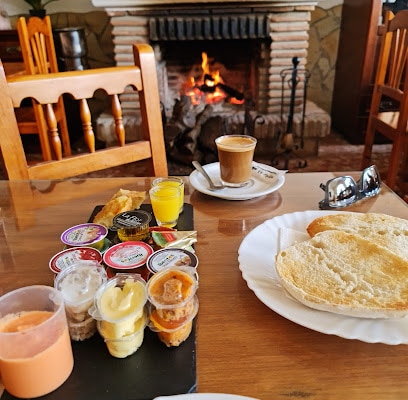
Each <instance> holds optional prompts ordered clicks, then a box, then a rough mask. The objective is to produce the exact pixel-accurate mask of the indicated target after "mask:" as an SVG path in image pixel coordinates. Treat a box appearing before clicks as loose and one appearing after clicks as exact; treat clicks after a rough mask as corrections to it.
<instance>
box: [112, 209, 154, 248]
mask: <svg viewBox="0 0 408 400" xmlns="http://www.w3.org/2000/svg"><path fill="white" fill-rule="evenodd" d="M151 219H152V215H151V214H150V213H148V212H147V211H143V210H134V211H125V212H122V213H120V214H118V215H116V216H115V217H114V218H113V227H112V229H113V230H115V229H116V230H117V231H118V238H119V240H120V241H121V242H126V241H143V240H147V239H149V237H150V231H149V223H150V221H151Z"/></svg>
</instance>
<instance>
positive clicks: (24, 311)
mask: <svg viewBox="0 0 408 400" xmlns="http://www.w3.org/2000/svg"><path fill="white" fill-rule="evenodd" d="M0 315H1V316H2V317H1V319H0V370H1V379H2V382H3V385H4V387H5V389H6V390H7V391H8V392H9V393H10V394H11V395H13V396H15V397H19V398H23V399H27V398H33V397H39V396H44V395H46V394H48V393H50V392H52V391H53V390H55V389H57V388H58V387H59V386H61V385H62V384H63V383H64V382H65V381H66V380H67V379H68V377H69V375H70V374H71V371H72V368H73V366H74V358H73V354H72V347H71V341H70V337H69V332H68V324H67V319H66V316H65V309H64V302H63V299H62V296H61V294H60V293H59V292H58V290H56V289H54V288H53V287H50V286H42V285H36V286H28V287H23V288H20V289H17V290H14V291H13V292H10V293H7V294H5V295H4V296H2V297H0Z"/></svg>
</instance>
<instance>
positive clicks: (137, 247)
mask: <svg viewBox="0 0 408 400" xmlns="http://www.w3.org/2000/svg"><path fill="white" fill-rule="evenodd" d="M152 254H153V248H152V247H151V246H149V245H148V244H146V243H144V242H140V241H134V242H133V241H128V242H122V243H118V244H115V245H113V246H112V247H110V248H109V249H108V250H106V251H105V253H104V255H103V262H104V263H105V265H106V266H107V267H108V268H111V269H112V270H114V271H116V272H126V273H138V274H140V275H141V276H142V278H143V279H145V280H147V277H148V275H149V271H148V269H147V267H146V262H147V260H148V258H149V256H150V255H152Z"/></svg>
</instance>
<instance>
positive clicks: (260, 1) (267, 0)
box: [92, 0, 318, 9]
mask: <svg viewBox="0 0 408 400" xmlns="http://www.w3.org/2000/svg"><path fill="white" fill-rule="evenodd" d="M92 4H93V5H94V6H95V7H102V8H109V9H123V8H126V9H134V8H136V9H137V8H139V7H143V8H145V7H157V6H167V7H168V6H171V5H174V6H193V7H194V6H197V4H200V5H205V4H208V5H209V6H214V5H225V4H228V5H230V6H240V5H251V6H253V7H256V6H260V7H261V6H262V7H265V6H273V7H281V6H294V7H296V6H313V7H315V6H316V5H317V4H318V0H315V1H311V0H222V1H221V0H195V1H194V2H192V1H191V0H190V1H188V0H92Z"/></svg>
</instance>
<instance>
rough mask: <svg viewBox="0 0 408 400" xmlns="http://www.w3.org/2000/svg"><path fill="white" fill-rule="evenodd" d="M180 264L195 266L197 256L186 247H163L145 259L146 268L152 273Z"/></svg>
mask: <svg viewBox="0 0 408 400" xmlns="http://www.w3.org/2000/svg"><path fill="white" fill-rule="evenodd" d="M182 266H184V267H193V268H197V266H198V258H197V256H196V255H195V254H194V253H192V252H191V251H189V250H186V249H180V248H165V249H160V250H157V251H155V252H154V253H153V254H152V255H151V256H150V257H149V259H148V260H147V268H148V270H149V271H150V272H151V273H153V274H155V273H157V272H160V271H162V270H164V269H167V268H174V267H182Z"/></svg>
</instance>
